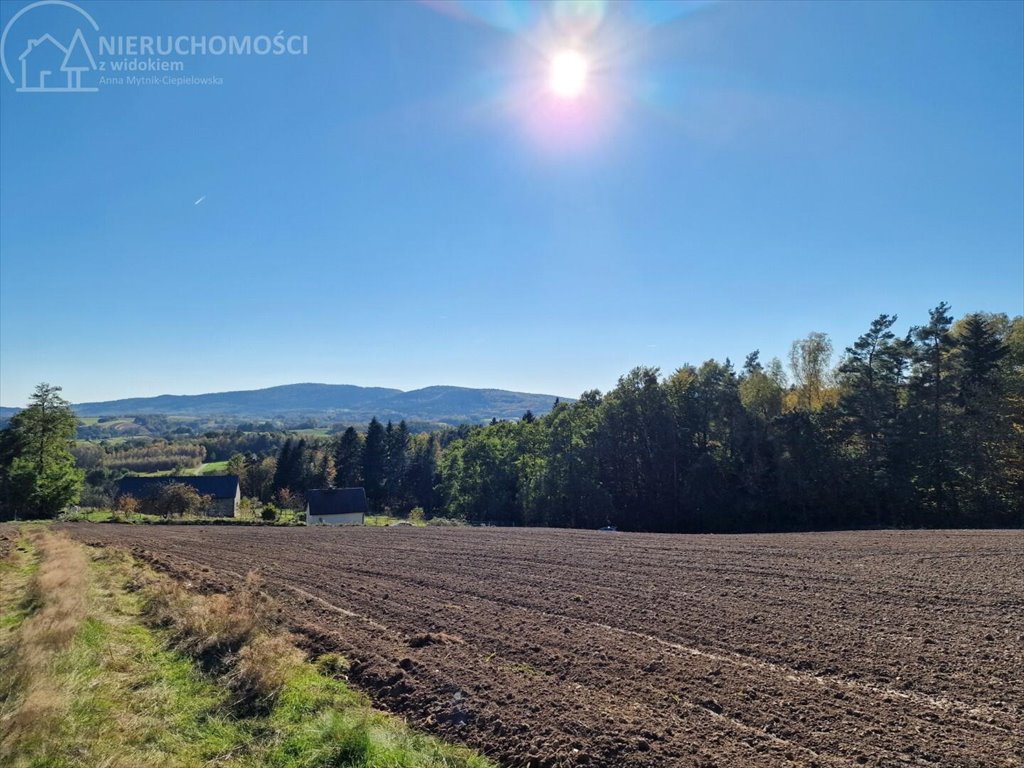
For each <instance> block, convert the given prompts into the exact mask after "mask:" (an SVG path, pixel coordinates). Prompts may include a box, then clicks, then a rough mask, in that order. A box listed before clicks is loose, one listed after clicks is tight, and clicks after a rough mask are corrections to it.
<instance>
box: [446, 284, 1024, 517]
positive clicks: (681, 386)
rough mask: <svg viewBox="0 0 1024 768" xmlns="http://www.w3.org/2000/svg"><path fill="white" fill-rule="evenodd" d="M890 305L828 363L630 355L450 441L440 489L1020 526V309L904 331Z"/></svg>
mask: <svg viewBox="0 0 1024 768" xmlns="http://www.w3.org/2000/svg"><path fill="white" fill-rule="evenodd" d="M895 322H896V317H895V316H890V315H881V316H880V317H878V318H877V319H876V320H875V321H874V322H872V323H871V325H870V327H869V328H868V329H867V331H866V332H865V333H864V334H863V335H862V336H860V338H858V339H857V340H856V341H855V342H854V343H853V344H852V345H851V346H849V347H847V348H846V350H845V352H844V353H843V354H842V356H841V360H840V363H839V366H838V368H836V369H835V370H832V369H830V360H831V357H832V349H831V343H830V341H829V340H828V338H827V337H826V336H824V335H823V334H816V333H815V334H811V335H810V336H808V337H807V338H806V339H803V340H801V341H798V342H796V343H795V344H794V345H793V349H792V352H791V355H790V366H789V368H790V377H787V376H786V375H785V372H784V370H783V367H782V365H781V363H780V362H779V361H777V360H773V361H772V362H771V363H769V364H768V365H767V366H766V365H763V364H762V363H761V361H760V359H759V355H758V353H757V352H754V353H752V354H751V355H749V356H748V357H747V359H746V361H745V362H744V364H743V366H742V368H740V369H739V370H736V369H735V367H734V366H733V364H732V363H731V362H730V361H729V360H726V361H725V362H724V363H720V362H717V361H715V360H709V361H707V362H705V363H703V364H702V365H700V366H692V365H686V366H683V367H681V368H679V369H678V370H676V371H674V372H673V373H672V374H670V375H668V376H666V377H662V376H661V375H660V372H659V371H658V370H657V369H654V368H636V369H634V370H633V371H631V372H630V373H628V374H627V375H625V376H623V377H622V378H620V379H619V382H618V385H617V386H616V387H615V388H614V389H613V390H612V391H610V392H608V393H607V394H604V395H602V394H601V393H600V392H597V391H591V392H587V393H584V394H583V396H582V397H581V398H580V399H579V400H578V401H577V402H575V403H571V404H569V403H560V404H558V405H556V406H555V408H554V410H553V411H552V412H551V413H550V414H548V415H546V416H544V417H543V418H540V419H532V418H524V419H523V420H522V421H520V422H518V423H501V424H494V425H491V426H488V427H484V428H480V429H475V430H473V431H472V432H471V433H470V434H469V435H467V436H466V437H465V438H463V439H460V440H457V441H455V442H453V443H452V444H451V445H449V446H448V447H447V448H446V449H445V451H444V453H443V455H442V457H441V461H440V463H439V478H438V479H439V489H438V490H439V492H440V496H441V498H442V500H443V501H442V503H443V505H444V506H445V508H446V509H447V510H448V512H449V513H450V514H453V515H455V516H458V517H463V518H466V519H468V520H473V521H500V522H510V523H514V524H522V525H557V526H570V527H596V526H600V525H605V524H614V525H618V526H620V527H622V528H624V529H627V530H646V531H679V532H681V531H778V530H802V529H821V528H852V527H865V526H869V527H870V526H1017V525H1021V524H1022V522H1024V520H1022V515H1024V318H1021V317H1017V318H1015V319H1013V320H1012V321H1011V320H1009V319H1008V318H1007V317H1006V316H1005V315H986V314H980V313H979V314H971V315H967V316H965V317H964V318H962V319H961V320H960V321H958V322H957V323H955V324H954V323H953V319H952V317H951V315H950V314H949V307H948V306H947V305H946V304H944V303H943V304H940V305H939V306H938V307H936V308H935V309H933V310H931V312H930V313H929V318H928V322H927V323H926V324H924V325H921V326H917V327H914V328H913V329H911V331H910V332H909V333H908V334H906V335H905V336H902V337H898V336H897V335H896V334H895V333H894V332H893V330H892V329H893V326H894V324H895Z"/></svg>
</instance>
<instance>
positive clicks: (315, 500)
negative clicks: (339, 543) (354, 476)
mask: <svg viewBox="0 0 1024 768" xmlns="http://www.w3.org/2000/svg"><path fill="white" fill-rule="evenodd" d="M368 511H369V506H368V505H367V502H366V491H365V490H363V489H362V488H321V489H318V490H315V491H307V492H306V525H362V524H363V523H364V522H365V519H366V513H367V512H368Z"/></svg>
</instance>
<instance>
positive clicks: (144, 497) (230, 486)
mask: <svg viewBox="0 0 1024 768" xmlns="http://www.w3.org/2000/svg"><path fill="white" fill-rule="evenodd" d="M172 483H181V484H182V485H188V486H191V487H192V488H195V489H196V493H198V494H199V495H200V496H209V497H210V500H211V503H210V506H209V508H208V509H207V512H206V514H207V515H209V516H210V517H237V516H238V502H239V501H241V500H242V490H241V487H240V486H239V484H238V475H205V476H193V475H164V476H161V477H122V478H121V479H120V480H118V481H117V493H116V496H117V497H120V496H131V497H133V498H135V499H138V500H139V501H140V502H142V504H143V506H145V505H146V504H147V502H152V501H154V500H155V499H156V498H157V497H158V496H159V495H160V490H161V489H162V488H163V487H164V486H167V485H171V484H172Z"/></svg>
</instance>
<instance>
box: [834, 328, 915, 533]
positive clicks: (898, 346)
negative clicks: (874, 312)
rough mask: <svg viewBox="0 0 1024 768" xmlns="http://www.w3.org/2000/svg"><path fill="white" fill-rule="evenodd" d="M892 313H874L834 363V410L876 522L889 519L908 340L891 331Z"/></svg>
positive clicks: (890, 519)
mask: <svg viewBox="0 0 1024 768" xmlns="http://www.w3.org/2000/svg"><path fill="white" fill-rule="evenodd" d="M895 322H896V316H895V315H892V316H890V315H879V316H878V318H876V319H875V320H874V321H873V322H872V323H871V327H870V328H869V329H868V331H867V333H865V334H863V335H862V336H861V337H860V338H858V339H857V341H855V342H854V344H853V346H851V347H847V349H846V357H845V358H844V359H843V361H842V363H841V364H840V366H839V377H840V385H841V395H840V402H839V409H840V413H841V414H842V416H843V417H844V418H845V428H846V433H847V435H848V437H847V439H848V441H849V442H850V444H851V450H852V451H853V455H854V456H855V457H856V458H857V461H858V462H859V463H860V464H862V466H863V468H864V472H863V475H864V478H863V483H862V491H863V497H864V503H865V504H867V505H869V506H870V507H872V511H871V520H870V522H873V523H875V524H882V523H887V522H888V523H892V522H895V520H894V519H893V517H892V505H893V499H892V485H893V482H894V479H893V477H892V473H891V461H890V460H891V458H892V457H891V453H892V451H893V450H894V443H895V441H896V440H897V439H898V434H897V427H898V423H899V417H900V411H901V403H902V398H903V389H904V386H905V384H906V381H905V376H906V369H907V366H908V364H909V355H910V343H909V341H907V340H899V339H897V338H896V334H895V333H893V332H892V326H893V325H894V324H895Z"/></svg>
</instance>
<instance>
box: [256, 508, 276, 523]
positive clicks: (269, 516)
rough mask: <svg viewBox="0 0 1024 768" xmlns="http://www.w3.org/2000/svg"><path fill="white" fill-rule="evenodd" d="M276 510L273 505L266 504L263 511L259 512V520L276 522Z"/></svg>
mask: <svg viewBox="0 0 1024 768" xmlns="http://www.w3.org/2000/svg"><path fill="white" fill-rule="evenodd" d="M277 517H278V510H277V507H275V506H274V505H273V504H267V505H266V506H265V507H263V509H261V510H260V519H261V520H266V521H268V522H273V521H275V520H277Z"/></svg>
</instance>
